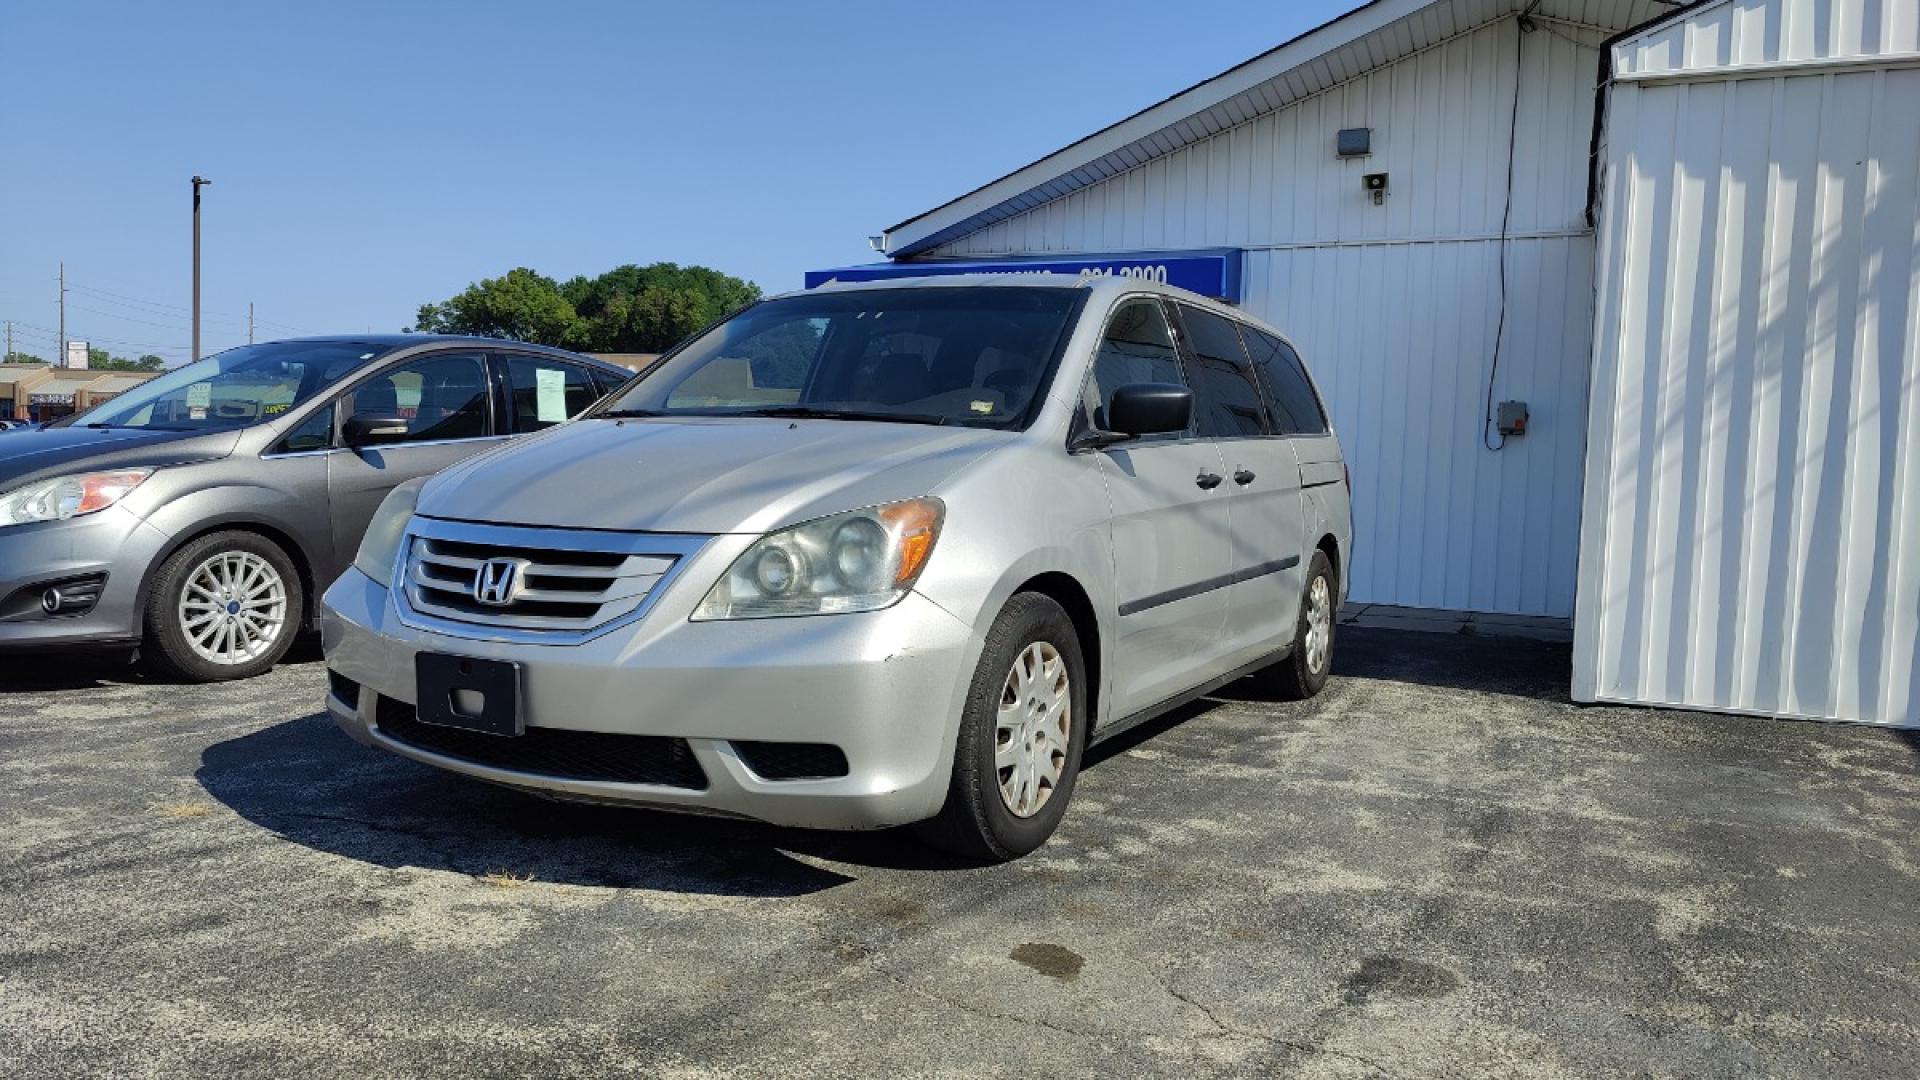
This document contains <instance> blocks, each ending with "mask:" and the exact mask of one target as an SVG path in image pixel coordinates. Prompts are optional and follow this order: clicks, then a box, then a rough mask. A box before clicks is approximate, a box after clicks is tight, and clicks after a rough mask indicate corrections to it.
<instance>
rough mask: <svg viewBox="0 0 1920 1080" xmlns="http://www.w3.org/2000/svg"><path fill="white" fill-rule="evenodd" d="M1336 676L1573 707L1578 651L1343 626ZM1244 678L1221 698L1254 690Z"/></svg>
mask: <svg viewBox="0 0 1920 1080" xmlns="http://www.w3.org/2000/svg"><path fill="white" fill-rule="evenodd" d="M1333 655H1334V660H1333V677H1334V678H1335V679H1367V680H1373V681H1384V682H1397V683H1411V684H1413V685H1416V686H1430V687H1438V688H1442V689H1451V690H1472V691H1474V692H1475V693H1481V694H1503V695H1506V696H1509V697H1519V698H1528V699H1531V700H1535V701H1557V702H1564V701H1568V700H1570V699H1571V697H1572V687H1573V647H1572V646H1571V645H1568V644H1566V643H1564V642H1553V641H1536V640H1533V639H1531V638H1518V637H1513V638H1504V637H1489V636H1479V635H1471V634H1432V633H1426V632H1423V631H1419V630H1390V629H1384V628H1381V627H1371V626H1341V627H1340V628H1339V629H1338V631H1336V635H1335V639H1334V653H1333ZM1248 687H1249V684H1248V683H1247V682H1246V681H1245V680H1242V681H1241V682H1239V683H1236V684H1234V685H1233V686H1229V687H1226V688H1225V689H1223V690H1222V691H1221V692H1220V693H1219V694H1218V695H1217V696H1219V697H1223V698H1227V699H1229V700H1236V701H1237V700H1249V699H1245V698H1240V697H1235V696H1234V695H1235V694H1236V693H1240V694H1244V693H1246V692H1247V688H1248Z"/></svg>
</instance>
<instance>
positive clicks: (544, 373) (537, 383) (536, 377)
mask: <svg viewBox="0 0 1920 1080" xmlns="http://www.w3.org/2000/svg"><path fill="white" fill-rule="evenodd" d="M533 386H534V397H535V402H534V414H535V416H536V417H538V419H539V421H540V422H541V423H543V424H557V423H559V422H560V421H562V420H565V419H566V418H567V373H566V372H564V371H561V370H560V369H559V368H537V369H535V370H534V373H533Z"/></svg>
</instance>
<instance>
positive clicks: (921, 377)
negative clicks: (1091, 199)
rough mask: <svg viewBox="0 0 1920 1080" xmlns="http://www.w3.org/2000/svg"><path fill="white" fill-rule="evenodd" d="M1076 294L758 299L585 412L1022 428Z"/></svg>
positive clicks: (1008, 291)
mask: <svg viewBox="0 0 1920 1080" xmlns="http://www.w3.org/2000/svg"><path fill="white" fill-rule="evenodd" d="M1085 297H1086V293H1085V292H1084V291H1083V290H1080V289H1060V288H1022V287H1017V286H994V287H987V288H965V287H958V288H956V287H948V288H902V289H864V290H857V291H848V292H820V293H807V294H804V295H800V296H790V297H785V298H782V299H778V300H769V301H767V302H766V303H763V304H757V305H755V306H753V307H750V308H748V309H746V310H745V311H743V312H741V313H740V314H738V315H735V316H734V317H733V318H731V319H728V320H727V321H725V322H723V323H720V324H719V325H717V326H714V327H713V328H711V329H709V330H708V331H707V332H706V333H704V334H702V335H700V336H699V337H697V338H695V339H694V340H693V341H691V342H689V343H688V344H687V345H686V346H685V347H683V348H682V349H680V350H679V351H678V352H676V353H675V354H674V355H672V356H671V357H669V358H668V359H667V360H666V361H665V362H664V363H662V364H661V365H660V366H659V367H658V368H656V369H655V370H654V371H652V372H650V373H649V374H648V376H647V377H646V378H644V379H641V380H639V381H638V382H637V383H635V384H634V385H633V386H632V388H630V389H629V390H628V391H627V392H626V393H624V394H621V395H619V396H617V397H615V398H613V399H611V400H609V401H608V402H607V403H606V404H605V405H604V406H603V407H602V408H601V409H599V410H596V412H595V413H593V414H590V415H599V416H610V417H618V416H635V415H640V416H791V417H819V418H824V419H850V420H890V421H897V422H904V423H932V424H967V425H973V426H980V427H998V428H1015V427H1024V426H1025V425H1026V424H1027V423H1028V422H1030V420H1031V417H1030V415H1029V414H1030V411H1031V406H1033V405H1034V403H1035V402H1036V401H1037V400H1038V399H1039V397H1040V396H1041V394H1042V388H1043V387H1044V386H1045V384H1046V380H1047V379H1048V378H1049V377H1050V376H1051V374H1052V372H1053V369H1054V367H1055V362H1056V360H1057V359H1058V356H1059V353H1060V349H1061V348H1062V346H1063V345H1064V344H1065V341H1066V338H1067V335H1068V333H1069V331H1070V330H1071V328H1072V326H1073V323H1074V318H1075V316H1076V315H1077V314H1078V313H1079V310H1080V305H1081V304H1082V303H1084V302H1085Z"/></svg>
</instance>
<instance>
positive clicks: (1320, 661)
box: [1254, 551, 1340, 701]
mask: <svg viewBox="0 0 1920 1080" xmlns="http://www.w3.org/2000/svg"><path fill="white" fill-rule="evenodd" d="M1339 595H1340V593H1339V584H1338V583H1337V582H1336V581H1335V580H1334V577H1333V563H1332V562H1331V561H1329V560H1328V559H1327V553H1326V552H1324V551H1315V552H1314V553H1313V561H1312V562H1310V563H1308V564H1307V587H1306V589H1305V591H1304V592H1303V593H1302V595H1301V597H1300V617H1299V621H1298V622H1297V623H1296V624H1295V626H1294V633H1293V650H1292V651H1291V652H1289V653H1288V654H1287V656H1286V658H1285V659H1283V660H1281V661H1279V662H1278V663H1275V664H1274V665H1273V666H1271V667H1267V668H1262V669H1261V670H1260V671H1259V672H1258V673H1257V674H1255V675H1254V680H1255V681H1256V682H1257V683H1258V684H1259V685H1260V687H1261V689H1262V690H1263V691H1264V692H1266V693H1268V694H1271V695H1272V696H1274V697H1281V698H1286V699H1289V700H1293V701H1299V700H1302V699H1305V698H1310V697H1312V696H1313V695H1315V694H1317V693H1319V692H1320V690H1321V688H1322V687H1324V686H1326V685H1327V676H1329V675H1331V674H1332V673H1333V627H1334V619H1333V616H1334V598H1335V597H1336V596H1339Z"/></svg>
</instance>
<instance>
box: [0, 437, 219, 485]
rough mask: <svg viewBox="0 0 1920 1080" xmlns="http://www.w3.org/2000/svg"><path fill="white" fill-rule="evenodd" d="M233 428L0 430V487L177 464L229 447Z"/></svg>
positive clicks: (211, 455)
mask: <svg viewBox="0 0 1920 1080" xmlns="http://www.w3.org/2000/svg"><path fill="white" fill-rule="evenodd" d="M238 439H239V433H238V432H235V431H219V432H210V433H208V432H196V431H149V430H142V429H139V428H89V427H79V426H74V427H55V428H40V429H38V430H35V431H9V432H7V433H5V434H4V435H0V491H5V490H7V489H9V488H12V487H15V486H16V485H18V484H22V483H28V482H31V481H34V480H38V479H41V478H43V477H47V476H55V475H58V474H60V473H65V472H78V471H81V470H88V469H113V468H121V467H124V466H128V465H179V464H184V463H187V462H192V461H209V460H212V459H215V458H221V457H225V456H227V455H228V454H230V453H232V452H233V445H234V443H235V441H237V440H238Z"/></svg>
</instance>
